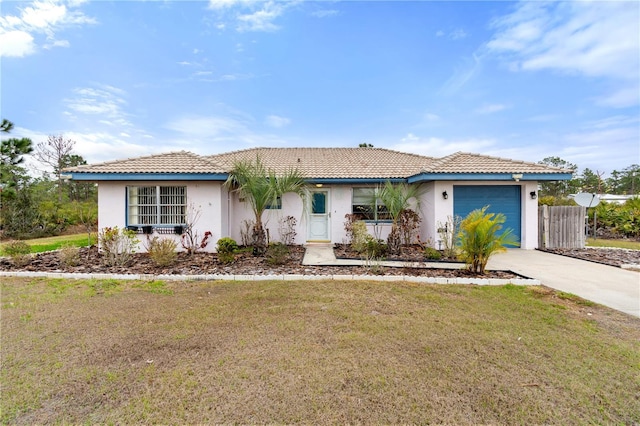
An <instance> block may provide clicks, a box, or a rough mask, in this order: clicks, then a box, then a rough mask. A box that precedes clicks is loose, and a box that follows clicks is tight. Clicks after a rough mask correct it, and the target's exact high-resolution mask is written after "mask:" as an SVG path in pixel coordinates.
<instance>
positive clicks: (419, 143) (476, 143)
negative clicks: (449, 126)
mask: <svg viewBox="0 0 640 426" xmlns="http://www.w3.org/2000/svg"><path fill="white" fill-rule="evenodd" d="M495 143H496V142H495V140H493V139H479V138H469V139H460V140H447V139H443V138H437V137H427V138H423V137H420V136H416V135H414V134H413V133H409V134H407V136H405V137H404V138H402V139H401V140H400V142H399V143H396V144H394V145H392V146H391V147H390V148H391V149H395V150H398V151H403V152H411V153H414V154H420V155H426V156H428V157H444V156H446V155H449V154H453V153H454V152H457V151H463V152H482V151H484V150H486V149H487V148H488V147H491V146H494V145H495Z"/></svg>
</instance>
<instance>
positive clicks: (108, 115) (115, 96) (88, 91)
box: [64, 85, 131, 127]
mask: <svg viewBox="0 0 640 426" xmlns="http://www.w3.org/2000/svg"><path fill="white" fill-rule="evenodd" d="M73 93H74V96H73V97H71V98H67V99H65V100H64V103H65V104H66V105H67V107H68V108H69V110H70V111H68V112H69V113H71V115H73V114H83V115H100V116H101V118H102V119H101V120H100V121H99V122H101V123H103V124H109V125H114V126H120V127H126V126H131V123H130V122H129V120H128V114H126V113H125V112H124V111H123V109H122V108H123V106H124V105H126V103H127V102H126V100H125V99H124V96H126V92H125V91H123V90H122V89H119V88H117V87H113V86H109V85H99V86H97V87H78V88H75V89H73ZM67 115H69V114H67Z"/></svg>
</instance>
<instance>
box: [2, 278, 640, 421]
mask: <svg viewBox="0 0 640 426" xmlns="http://www.w3.org/2000/svg"><path fill="white" fill-rule="evenodd" d="M1 289H2V294H1V307H2V323H1V331H2V334H1V341H0V343H1V349H0V350H1V355H2V370H1V376H0V380H1V383H2V398H1V399H0V404H1V406H0V410H1V413H2V414H1V416H2V417H1V421H2V423H22V424H35V423H37V424H43V423H91V424H93V423H113V424H134V423H145V424H150V423H165V424H167V423H174V424H176V423H178V424H195V423H296V422H304V423H312V424H317V423H363V424H371V423H455V424H458V423H466V424H469V423H494V424H495V423H501V424H514V423H516V424H534V423H536V424H540V423H562V424H571V423H573V424H585V423H608V424H612V423H618V424H633V423H637V422H640V399H639V398H638V395H640V382H639V381H638V377H640V319H637V318H633V317H630V316H627V315H625V314H622V313H619V312H616V311H613V310H610V309H608V308H605V307H601V306H597V305H593V304H591V303H586V302H584V301H582V300H581V299H579V298H576V297H575V296H572V295H567V294H558V293H555V292H553V291H552V290H549V289H547V288H545V287H517V286H511V285H509V286H504V287H493V286H491V287H481V286H453V285H446V286H444V285H443V286H429V285H418V284H409V283H381V282H351V281H349V282H340V281H279V282H275V281H257V282H162V281H151V282H143V281H116V280H104V281H98V280H77V281H74V280H53V279H23V278H3V280H2V288H1Z"/></svg>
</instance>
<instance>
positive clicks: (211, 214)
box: [98, 181, 538, 252]
mask: <svg viewBox="0 0 640 426" xmlns="http://www.w3.org/2000/svg"><path fill="white" fill-rule="evenodd" d="M128 184H129V185H131V186H133V185H135V186H144V185H157V184H158V182H129V183H127V182H101V183H100V184H99V185H98V199H99V205H98V214H99V216H98V226H99V228H100V229H102V228H104V227H107V226H109V227H114V226H118V227H121V228H122V227H124V226H126V225H127V223H126V187H127V185H128ZM161 184H162V185H163V186H164V185H185V182H172V181H167V182H162V183H161ZM491 184H497V185H505V184H508V183H507V182H475V181H456V182H453V181H447V182H428V183H425V184H423V189H424V194H423V196H422V199H421V201H420V208H419V214H420V216H421V217H422V222H421V225H420V233H419V234H420V239H421V240H422V241H423V242H425V243H429V244H430V245H431V246H433V247H435V248H438V240H439V239H441V235H439V234H438V228H439V227H440V226H442V224H444V223H446V222H447V220H448V219H449V218H450V217H452V216H453V186H454V185H491ZM513 184H514V185H519V186H520V187H521V203H522V204H521V213H522V223H521V230H522V234H521V247H522V248H524V249H534V248H536V247H537V244H538V239H537V231H538V202H537V200H532V199H531V197H530V195H529V194H530V192H532V191H536V192H537V186H538V185H537V182H518V183H515V182H514V183H513ZM186 186H187V200H188V203H193V204H194V205H195V206H197V207H198V208H199V209H200V211H201V217H200V219H199V221H198V222H197V223H196V225H195V229H196V230H197V231H198V233H199V234H200V235H201V236H202V235H204V233H205V232H206V231H210V232H212V234H213V236H212V238H211V239H210V242H209V245H208V246H207V247H206V248H205V250H204V251H207V252H213V251H215V245H216V242H217V241H218V239H220V238H221V237H225V236H230V237H231V238H233V239H235V240H236V241H237V242H238V243H239V244H240V243H241V241H242V239H241V233H240V232H241V227H242V222H243V221H244V220H250V221H253V220H254V216H253V212H252V211H251V208H250V206H249V205H248V204H247V203H246V202H241V201H240V200H239V197H238V194H237V193H233V192H232V193H228V192H227V190H226V189H225V188H223V187H222V183H221V182H189V183H186ZM357 186H358V187H362V186H365V185H357ZM322 189H323V190H324V189H326V190H329V194H330V195H329V211H330V214H331V217H330V220H329V222H330V225H329V226H330V227H329V235H330V236H331V241H332V242H334V243H341V242H346V241H347V235H346V232H345V230H344V221H345V215H346V214H348V213H351V200H352V187H351V185H324V186H323V187H322ZM444 191H446V192H447V194H448V195H449V197H448V199H446V200H445V199H444V198H443V196H442V193H443V192H444ZM306 212H307V210H306V209H303V201H302V200H301V199H300V197H298V195H296V194H285V195H284V197H283V198H282V209H279V210H275V209H274V210H267V211H266V212H265V214H264V216H263V221H264V225H265V228H266V229H268V230H269V235H270V240H271V241H280V240H281V237H280V234H279V219H280V218H282V217H284V216H289V215H291V216H293V217H294V218H295V219H296V221H297V225H296V233H297V235H296V238H295V243H296V244H304V243H305V242H306V241H307V220H306ZM367 229H368V230H369V233H370V234H372V235H375V236H377V237H378V238H381V239H383V240H386V238H387V235H388V234H389V230H390V224H388V223H384V224H378V225H374V224H371V223H368V224H367ZM163 236H164V237H170V238H174V239H176V240H178V241H179V238H180V237H179V236H176V235H171V234H163ZM140 239H141V240H143V239H145V236H144V235H140ZM139 249H140V251H144V250H145V247H144V244H143V243H141V244H140V247H139Z"/></svg>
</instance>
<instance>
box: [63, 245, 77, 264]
mask: <svg viewBox="0 0 640 426" xmlns="http://www.w3.org/2000/svg"><path fill="white" fill-rule="evenodd" d="M58 259H60V262H62V264H64V265H66V266H77V265H78V264H79V263H80V248H79V247H78V246H75V245H73V244H70V243H66V244H63V245H62V246H60V250H58Z"/></svg>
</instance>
